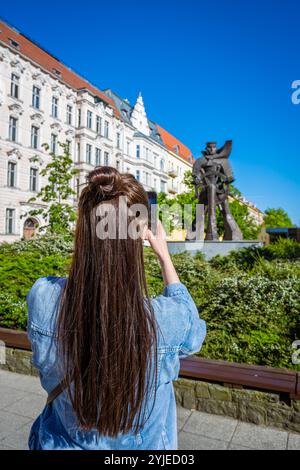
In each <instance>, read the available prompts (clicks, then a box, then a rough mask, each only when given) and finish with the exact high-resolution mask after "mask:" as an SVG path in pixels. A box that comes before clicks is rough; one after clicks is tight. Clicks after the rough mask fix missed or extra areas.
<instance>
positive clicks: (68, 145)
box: [66, 140, 72, 157]
mask: <svg viewBox="0 0 300 470" xmlns="http://www.w3.org/2000/svg"><path fill="white" fill-rule="evenodd" d="M66 145H67V151H68V154H69V157H72V141H71V140H67V141H66Z"/></svg>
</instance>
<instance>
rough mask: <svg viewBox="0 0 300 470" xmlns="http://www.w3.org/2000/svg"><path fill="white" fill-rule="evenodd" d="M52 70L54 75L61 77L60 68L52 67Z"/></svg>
mask: <svg viewBox="0 0 300 470" xmlns="http://www.w3.org/2000/svg"><path fill="white" fill-rule="evenodd" d="M52 72H53V73H55V75H56V76H57V77H58V78H61V71H60V70H57V69H52Z"/></svg>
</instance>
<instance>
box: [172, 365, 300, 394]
mask: <svg viewBox="0 0 300 470" xmlns="http://www.w3.org/2000/svg"><path fill="white" fill-rule="evenodd" d="M180 363H181V364H180V365H181V367H180V377H182V378H187V379H188V378H189V379H194V380H206V381H209V382H218V383H221V384H226V385H236V386H244V387H250V388H255V389H260V390H268V391H270V392H279V393H286V394H288V395H289V396H290V398H297V399H300V382H299V378H300V377H299V373H297V372H293V371H290V370H287V369H276V368H273V367H265V366H253V365H248V364H239V363H234V362H226V361H214V360H210V359H204V358H198V357H195V356H193V357H188V358H185V359H181V361H180Z"/></svg>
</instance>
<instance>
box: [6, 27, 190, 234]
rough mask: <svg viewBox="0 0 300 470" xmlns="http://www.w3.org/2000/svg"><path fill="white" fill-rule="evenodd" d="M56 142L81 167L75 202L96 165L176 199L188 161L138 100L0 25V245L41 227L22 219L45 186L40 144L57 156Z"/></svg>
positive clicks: (44, 154)
mask: <svg viewBox="0 0 300 470" xmlns="http://www.w3.org/2000/svg"><path fill="white" fill-rule="evenodd" d="M58 142H66V143H68V144H69V148H70V152H71V155H72V158H73V160H74V165H75V166H76V167H77V168H78V169H79V174H78V175H77V176H76V178H75V180H74V189H75V191H76V198H77V197H78V194H79V190H80V187H81V184H82V183H84V182H85V177H86V174H87V173H88V172H89V171H90V170H91V169H93V167H94V166H95V165H100V164H104V165H111V166H115V167H116V168H118V169H119V170H120V171H121V172H131V173H132V174H134V175H135V176H136V178H138V179H139V180H140V181H141V182H142V183H143V185H144V187H145V189H146V190H152V189H153V190H155V191H157V192H160V191H162V192H166V193H168V194H176V193H178V192H181V191H183V190H184V185H183V182H182V181H183V177H184V173H185V172H186V171H187V170H189V169H191V167H192V163H193V157H192V154H191V152H190V150H189V149H188V148H187V147H186V146H185V145H184V144H183V143H182V142H180V141H179V140H178V139H176V138H175V137H173V136H172V135H171V134H169V133H168V132H167V131H166V130H165V129H163V128H162V127H160V126H158V125H157V124H155V123H154V122H152V121H150V120H149V119H148V118H147V115H146V111H145V107H144V103H143V99H142V96H141V95H140V96H139V97H138V99H137V101H136V103H135V105H134V106H133V107H132V106H131V105H130V104H129V102H128V101H127V100H123V99H121V98H120V97H118V96H117V95H116V94H115V93H114V92H112V91H111V90H104V91H101V90H99V89H97V88H96V87H94V86H93V85H91V84H90V83H89V82H87V81H86V80H85V79H83V78H81V77H80V76H79V75H77V74H76V73H75V72H73V71H71V70H70V69H69V68H68V67H66V66H65V65H64V64H62V63H61V62H60V61H59V60H58V59H56V58H55V57H53V56H52V55H51V54H49V53H48V52H46V51H45V50H44V49H42V48H41V47H40V46H38V45H36V44H35V43H33V42H32V41H31V40H29V39H28V38H27V37H25V36H24V35H22V34H20V33H19V32H18V31H16V30H15V29H14V28H12V27H10V26H8V25H7V24H6V23H4V22H2V21H0V241H9V242H10V241H13V240H15V239H18V238H20V237H22V236H24V235H25V236H26V234H28V233H30V232H31V230H32V226H33V223H35V222H40V221H38V220H36V221H34V220H32V219H31V218H28V219H26V220H25V219H22V218H21V215H22V214H26V213H27V212H28V210H30V208H32V207H33V206H34V204H28V200H29V199H30V198H31V197H33V196H34V195H35V194H36V193H37V192H38V190H39V188H40V187H41V186H42V185H44V184H45V179H44V178H43V177H41V176H40V175H39V171H40V169H41V168H42V167H43V166H44V165H45V164H46V163H47V162H48V161H49V158H50V157H49V155H48V153H47V152H45V151H44V149H43V147H42V144H43V143H48V144H49V145H50V146H51V150H52V151H54V152H56V151H57V147H58ZM76 198H75V200H74V203H76ZM35 206H39V204H36V205H35Z"/></svg>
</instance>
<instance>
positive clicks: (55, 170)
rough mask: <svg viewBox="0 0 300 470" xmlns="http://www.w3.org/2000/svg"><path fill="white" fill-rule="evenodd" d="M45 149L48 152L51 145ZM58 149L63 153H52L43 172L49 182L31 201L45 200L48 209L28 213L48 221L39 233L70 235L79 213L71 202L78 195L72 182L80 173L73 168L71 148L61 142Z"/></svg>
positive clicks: (45, 145) (41, 173) (46, 145)
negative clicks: (69, 232)
mask: <svg viewBox="0 0 300 470" xmlns="http://www.w3.org/2000/svg"><path fill="white" fill-rule="evenodd" d="M43 147H44V148H45V150H46V151H48V150H49V145H48V144H44V145H43ZM59 147H60V149H62V153H61V154H59V155H56V154H55V153H53V152H51V153H50V155H51V161H50V163H48V164H47V165H46V166H45V168H43V169H42V170H41V171H40V175H41V176H47V183H46V184H45V186H43V187H42V188H41V189H40V191H39V192H38V194H37V195H36V196H35V197H33V198H31V199H30V200H29V201H28V202H29V203H32V202H38V201H42V202H45V203H46V204H47V206H46V207H43V208H37V209H32V210H30V211H29V214H30V215H31V216H37V215H40V216H41V217H42V218H43V220H45V221H46V224H45V225H44V226H42V227H40V230H42V231H45V230H46V231H47V232H50V233H66V232H68V231H69V230H70V228H71V226H72V223H73V222H74V221H75V219H76V211H75V210H74V207H73V204H72V201H71V200H70V199H71V197H72V196H74V195H75V191H74V190H73V188H72V184H71V183H72V179H73V177H74V175H76V174H77V173H78V170H76V169H75V168H74V167H73V161H72V159H71V157H70V152H69V147H68V145H67V144H63V143H59Z"/></svg>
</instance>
